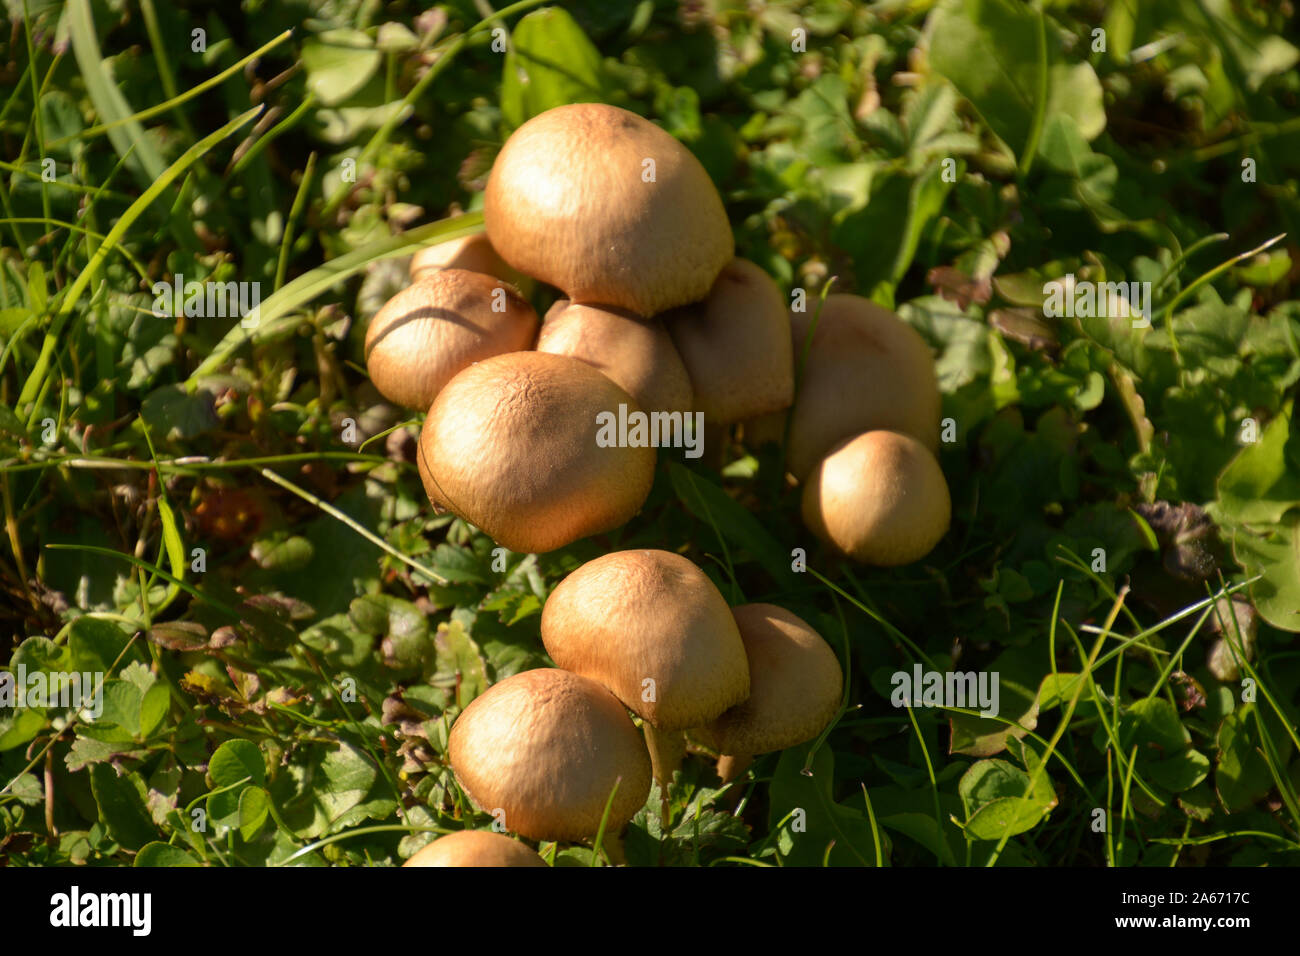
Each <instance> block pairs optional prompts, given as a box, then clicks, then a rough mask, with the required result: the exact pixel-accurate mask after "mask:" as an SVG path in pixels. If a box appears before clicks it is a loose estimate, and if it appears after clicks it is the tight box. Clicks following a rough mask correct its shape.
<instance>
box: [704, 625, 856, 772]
mask: <svg viewBox="0 0 1300 956" xmlns="http://www.w3.org/2000/svg"><path fill="white" fill-rule="evenodd" d="M731 613H732V614H733V615H735V618H736V624H737V625H738V626H739V627H740V637H741V640H743V641H744V642H745V655H746V657H747V658H748V660H749V685H750V689H749V698H748V699H747V700H745V701H744V702H743V703H740V704H737V705H736V706H735V707H732V708H731V709H730V710H728V711H727V712H726V713H724V714H723V715H722V716H721V717H719V718H718V719H717V720H715V721H714V722H713V723H711V724H710V725H709V726H708V727H706V728H704V730H703V731H702V732H701V734H700V736H701V738H702V739H704V740H706V741H707V742H708V743H709V744H711V745H712V746H713V747H715V748H716V749H717V750H718V751H719V752H720V753H724V754H763V753H768V752H769V751H773V750H784V749H785V748H786V747H793V746H795V745H796V744H801V743H803V742H804V741H805V740H812V739H813V738H814V737H816V736H817V735H818V734H820V733H821V732H822V731H823V730H825V729H826V725H827V724H829V723H830V722H831V720H832V719H834V717H835V713H836V711H838V710H839V707H840V695H841V693H842V689H843V685H844V673H843V671H841V670H840V662H839V660H837V659H836V657H835V653H834V652H833V651H832V650H831V649H830V647H829V645H827V643H826V642H825V641H824V640H822V637H821V635H820V634H818V633H817V632H816V631H815V630H813V629H812V628H811V627H809V626H808V624H807V622H805V621H804V620H803V619H802V618H801V617H799V616H798V615H795V614H792V613H791V612H789V611H787V610H786V609H785V608H781V607H777V606H776V605H774V604H743V605H741V606H740V607H735V608H732V609H731Z"/></svg>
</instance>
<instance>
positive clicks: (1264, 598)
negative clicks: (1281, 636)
mask: <svg viewBox="0 0 1300 956" xmlns="http://www.w3.org/2000/svg"><path fill="white" fill-rule="evenodd" d="M1232 555H1233V557H1234V558H1235V559H1236V560H1237V562H1238V563H1240V564H1241V566H1242V567H1244V568H1245V569H1246V573H1247V574H1249V575H1250V576H1251V577H1254V576H1256V575H1261V574H1262V575H1263V578H1262V579H1261V580H1258V581H1255V582H1254V583H1253V584H1251V586H1250V598H1251V602H1252V603H1253V604H1254V605H1255V610H1257V611H1259V613H1260V616H1261V617H1263V618H1264V620H1266V621H1268V623H1270V624H1272V625H1273V626H1274V627H1277V628H1281V629H1282V630H1284V631H1300V517H1296V516H1292V517H1290V518H1288V519H1287V521H1285V522H1283V523H1281V524H1279V525H1277V527H1276V528H1274V529H1273V530H1272V531H1271V532H1269V533H1267V534H1251V533H1250V532H1249V531H1246V530H1244V529H1239V530H1237V531H1236V532H1234V534H1233V536H1232Z"/></svg>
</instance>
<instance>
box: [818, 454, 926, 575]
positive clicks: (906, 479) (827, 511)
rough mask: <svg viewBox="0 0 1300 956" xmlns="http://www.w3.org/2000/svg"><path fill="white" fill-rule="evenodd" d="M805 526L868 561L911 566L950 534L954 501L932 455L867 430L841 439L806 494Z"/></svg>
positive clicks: (849, 552) (819, 467) (856, 556)
mask: <svg viewBox="0 0 1300 956" xmlns="http://www.w3.org/2000/svg"><path fill="white" fill-rule="evenodd" d="M802 504H803V521H804V525H805V526H806V527H807V528H808V530H810V531H811V532H813V534H815V535H816V536H817V537H818V538H820V539H821V540H822V541H825V542H826V543H828V544H830V545H832V546H834V547H835V548H837V549H839V550H840V551H841V552H843V553H844V554H847V555H848V556H849V557H851V558H854V559H856V560H858V561H862V562H864V563H866V564H875V565H880V566H884V567H887V566H892V565H899V564H910V563H911V562H913V561H916V560H919V559H920V558H923V557H925V556H926V555H927V554H929V553H930V551H931V550H932V549H933V548H934V546H935V545H936V544H938V543H939V539H940V538H942V537H943V536H944V534H945V533H947V531H948V523H949V521H950V520H951V518H952V502H951V500H950V499H949V497H948V483H947V482H946V481H945V480H944V477H943V470H942V469H941V468H940V467H939V462H938V461H937V460H935V457H934V455H932V454H930V452H929V450H928V449H927V448H926V447H925V446H924V445H922V444H921V443H920V442H919V441H917V440H916V439H915V438H913V437H912V436H911V435H903V434H900V433H898V432H891V431H883V430H882V431H870V432H865V433H864V434H861V435H858V436H857V437H856V438H850V439H848V440H847V441H843V442H840V444H839V445H837V446H836V447H835V448H834V449H832V450H831V453H830V454H829V455H827V456H826V458H825V459H824V460H823V461H822V462H821V463H820V464H818V465H817V467H816V468H814V469H813V472H812V474H811V475H809V476H808V481H807V483H806V484H805V485H804V489H803V502H802Z"/></svg>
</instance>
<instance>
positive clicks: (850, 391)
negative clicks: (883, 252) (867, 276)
mask: <svg viewBox="0 0 1300 956" xmlns="http://www.w3.org/2000/svg"><path fill="white" fill-rule="evenodd" d="M815 313H816V308H815V306H814V304H813V303H811V302H810V303H809V305H808V311H806V312H794V313H791V333H792V338H793V346H794V356H795V362H796V363H797V362H798V361H799V356H800V355H801V354H802V350H803V347H804V338H805V336H806V334H807V332H808V329H809V327H810V325H811V323H812V320H813V316H814V314H815ZM939 415H940V402H939V385H938V380H937V379H936V378H935V372H934V358H933V356H932V355H931V354H930V347H929V346H928V345H926V344H925V340H924V339H922V338H921V336H920V335H919V334H918V333H917V332H916V331H915V330H914V329H912V327H911V326H909V325H908V324H907V323H906V322H904V321H903V320H902V319H900V318H899V317H898V316H896V315H895V314H894V313H892V312H890V311H889V310H888V309H885V308H882V307H881V306H878V305H876V304H875V303H874V302H871V301H870V300H868V299H864V298H862V297H861V296H856V295H831V296H828V297H827V298H826V303H825V306H824V307H823V308H822V311H821V316H820V318H819V319H818V321H817V330H816V332H815V333H814V334H813V340H812V346H811V349H810V350H809V353H808V359H807V364H806V365H805V366H804V371H803V378H802V379H801V381H800V384H799V394H798V395H797V396H796V397H795V401H794V410H793V412H792V417H791V420H790V444H789V447H788V449H787V457H788V463H789V467H790V471H791V472H793V474H794V476H795V477H796V478H798V479H799V480H800V481H803V480H804V479H805V478H807V477H808V474H809V472H811V471H812V469H813V467H814V466H815V465H816V464H817V462H818V461H819V460H820V459H822V458H824V457H825V456H826V455H827V454H828V453H829V452H830V450H831V448H832V447H833V446H835V445H836V444H838V443H839V442H841V441H843V440H844V439H846V438H852V437H853V436H854V435H859V434H861V433H862V432H865V431H869V430H871V429H888V430H890V431H896V432H903V433H905V434H908V435H911V436H913V437H914V438H916V439H918V440H919V441H920V442H921V443H922V444H923V445H925V447H926V448H928V449H929V450H930V451H931V452H934V451H937V449H938V447H939Z"/></svg>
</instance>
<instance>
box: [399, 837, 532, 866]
mask: <svg viewBox="0 0 1300 956" xmlns="http://www.w3.org/2000/svg"><path fill="white" fill-rule="evenodd" d="M402 866H543V867H544V866H546V861H545V860H543V859H542V858H541V857H540V856H538V855H537V853H536V852H534V851H533V850H532V849H530V848H529V847H527V846H525V845H524V844H522V843H520V842H519V841H518V840H512V839H510V837H508V836H504V835H503V834H500V833H491V832H489V831H487V830H461V831H460V832H459V833H449V834H447V835H446V836H444V837H439V838H438V839H436V840H434V841H433V842H432V843H428V844H426V845H425V846H424V847H423V848H422V849H421V850H420V852H419V853H416V854H415V855H414V856H413V857H411V858H410V859H409V860H407V861H406V862H405V863H403V864H402Z"/></svg>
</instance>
